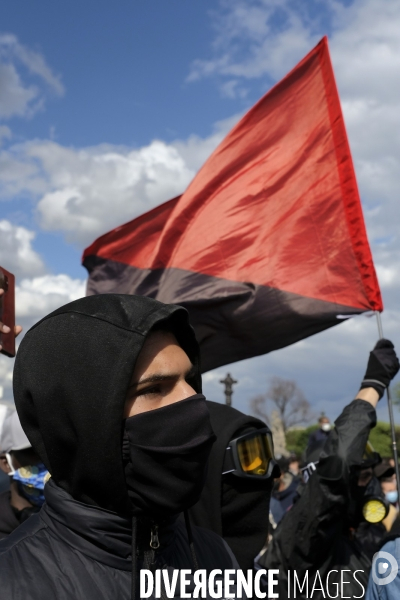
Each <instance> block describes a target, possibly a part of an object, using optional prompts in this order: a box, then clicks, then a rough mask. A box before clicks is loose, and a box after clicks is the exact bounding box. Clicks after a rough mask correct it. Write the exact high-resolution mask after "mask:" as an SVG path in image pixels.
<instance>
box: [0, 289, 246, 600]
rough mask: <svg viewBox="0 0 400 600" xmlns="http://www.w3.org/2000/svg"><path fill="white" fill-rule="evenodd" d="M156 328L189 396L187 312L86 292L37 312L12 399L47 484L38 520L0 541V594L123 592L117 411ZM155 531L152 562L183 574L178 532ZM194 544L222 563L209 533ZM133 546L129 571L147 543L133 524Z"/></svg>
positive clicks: (220, 547) (228, 557)
mask: <svg viewBox="0 0 400 600" xmlns="http://www.w3.org/2000/svg"><path fill="white" fill-rule="evenodd" d="M164 322H167V323H168V329H169V330H171V331H173V332H174V334H175V336H176V338H177V339H178V342H179V343H180V345H181V346H182V348H183V349H184V350H185V352H186V354H187V355H188V356H189V358H190V360H191V362H192V363H193V365H194V367H195V369H194V374H193V375H191V376H190V380H189V379H188V383H190V385H191V386H192V387H193V388H194V389H195V391H196V392H197V393H200V392H201V377H200V367H199V351H198V345H197V342H196V339H195V336H194V332H193V330H192V328H191V327H190V325H189V323H188V315H187V311H186V310H185V309H183V308H181V307H178V306H173V305H165V304H162V303H160V302H157V301H155V300H152V299H150V298H145V297H139V296H125V295H116V294H107V295H103V296H102V295H99V296H90V297H87V298H82V299H80V300H77V301H75V302H72V303H70V304H68V305H66V306H64V307H61V308H60V309H58V310H57V311H55V312H53V313H52V314H50V315H48V316H47V317H46V318H45V319H43V320H42V321H40V322H39V323H37V324H36V325H35V326H34V327H33V328H32V329H30V331H28V333H27V334H26V335H25V337H24V339H23V340H22V342H21V344H20V347H19V350H18V355H17V359H16V363H15V369H14V397H15V403H16V406H17V410H18V414H19V417H20V420H21V424H22V426H23V428H24V430H25V432H26V434H27V436H28V438H29V440H30V442H31V444H32V446H33V448H34V449H35V450H36V452H37V453H38V455H39V456H40V458H41V459H42V461H43V463H44V464H45V465H46V467H47V469H48V470H49V472H50V473H51V475H52V479H51V481H50V482H49V483H48V484H47V487H46V503H45V505H44V507H43V508H42V510H41V512H40V513H39V515H35V516H33V517H31V519H29V520H28V521H27V522H26V523H25V524H23V525H21V527H19V528H18V529H17V530H16V531H15V532H14V533H13V534H11V535H10V536H9V538H8V539H7V540H4V541H3V542H0V594H1V598H3V597H4V599H7V600H39V599H40V600H44V599H45V600H47V599H50V598H52V599H53V598H54V599H57V600H64V599H65V600H67V598H68V600H72V599H73V600H92V599H93V600H100V599H104V600H106V599H107V600H110V599H112V598H116V599H117V598H118V600H124V599H125V600H127V599H128V598H129V597H130V592H129V589H130V582H131V566H130V561H131V538H132V539H135V536H134V535H133V536H132V528H131V525H130V523H131V521H130V520H129V519H130V514H131V510H130V508H131V507H130V503H129V496H128V492H127V488H126V484H125V476H124V465H123V460H122V438H123V410H124V403H125V397H126V392H127V389H128V386H129V383H130V379H131V375H132V372H133V369H134V366H135V363H136V360H137V357H138V355H139V353H140V350H141V348H142V346H143V343H144V340H145V339H146V336H147V335H148V333H149V332H150V331H151V329H152V328H153V327H154V326H155V325H158V324H160V323H164ZM159 525H160V531H161V530H163V531H161V534H162V536H163V540H161V548H160V551H159V555H160V558H159V561H160V562H161V563H163V562H164V561H165V562H166V564H167V565H168V566H170V567H174V566H179V567H184V568H187V569H193V568H194V566H193V562H192V557H191V554H190V551H189V544H188V539H187V537H186V533H185V527H184V526H182V525H180V524H178V523H175V524H171V523H169V524H168V526H164V525H163V524H162V523H159ZM194 538H195V539H194V544H195V549H196V550H197V552H198V554H199V561H200V562H201V564H202V565H203V567H204V568H207V569H208V568H224V567H223V566H222V565H224V566H228V565H229V566H232V565H233V564H234V559H233V557H232V553H231V552H230V550H229V549H228V548H227V547H226V545H225V543H224V542H223V541H222V540H219V539H218V538H217V537H216V536H215V534H213V533H212V532H201V531H198V530H197V532H196V533H195V534H194ZM136 539H137V542H138V543H137V548H138V550H139V566H140V560H141V559H140V556H141V554H140V553H141V552H143V553H144V551H145V550H146V547H147V548H148V544H149V539H150V533H149V526H148V524H146V522H145V521H143V522H140V523H139V531H138V532H137V536H136ZM136 597H138V596H136Z"/></svg>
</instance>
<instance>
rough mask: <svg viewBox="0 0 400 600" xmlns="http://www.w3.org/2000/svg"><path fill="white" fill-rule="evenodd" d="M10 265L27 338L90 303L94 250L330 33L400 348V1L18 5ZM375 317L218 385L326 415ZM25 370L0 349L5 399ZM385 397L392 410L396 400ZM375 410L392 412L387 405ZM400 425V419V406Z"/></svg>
mask: <svg viewBox="0 0 400 600" xmlns="http://www.w3.org/2000/svg"><path fill="white" fill-rule="evenodd" d="M1 14H2V19H1V30H0V144H1V146H0V264H1V265H2V266H4V267H6V268H8V269H9V270H11V271H13V272H15V274H16V276H17V282H18V287H17V317H18V322H19V323H21V324H22V325H23V326H24V328H25V330H26V329H27V328H29V326H31V325H32V324H33V323H34V322H35V321H37V320H38V319H39V318H41V317H42V316H44V315H45V314H47V313H48V312H50V311H51V310H53V309H55V308H57V307H58V306H60V305H62V304H65V303H66V302H68V301H70V300H73V299H75V298H79V297H80V296H83V295H84V294H85V280H86V271H85V270H84V269H83V268H82V267H81V264H80V257H81V253H82V250H83V248H85V247H86V246H87V245H88V244H90V243H91V242H92V241H93V240H94V239H95V238H96V237H97V236H98V235H100V234H102V233H104V232H106V231H108V230H109V229H111V228H112V227H114V226H117V225H120V224H122V223H124V222H126V221H128V220H130V219H132V218H134V217H135V216H137V215H139V214H141V213H143V212H145V211H147V210H148V209H150V208H152V207H153V206H156V205H157V204H160V203H162V202H164V201H166V200H168V199H169V198H171V197H173V196H176V195H178V194H180V193H182V192H183V191H184V189H185V188H186V186H187V185H188V183H189V182H190V181H191V179H192V178H193V176H194V175H195V173H196V171H197V170H198V169H199V167H200V166H201V165H202V164H203V162H204V161H205V159H206V158H207V157H208V156H209V154H210V153H211V151H212V150H213V149H214V148H215V147H216V145H217V144H218V143H219V142H220V141H221V140H222V139H223V137H224V135H225V134H226V133H227V132H228V131H229V129H230V128H231V127H232V125H233V124H234V123H235V122H236V121H237V120H238V119H239V118H240V116H241V115H242V114H243V113H244V112H245V111H246V110H247V109H248V108H250V107H251V106H252V105H253V104H254V103H255V102H256V101H257V100H258V99H259V98H260V97H261V96H262V95H264V94H265V92H266V91H267V90H268V89H269V88H270V87H271V86H272V85H273V84H274V83H275V82H276V81H278V80H279V79H280V78H281V77H283V76H284V75H285V74H286V73H287V72H288V71H289V70H290V69H291V68H292V67H293V66H294V65H295V64H296V63H297V62H298V61H299V60H300V59H301V58H302V57H303V56H304V55H305V54H307V52H308V51H309V50H310V49H311V48H312V47H313V46H315V45H316V43H317V42H318V41H319V40H320V39H321V37H322V36H323V35H325V34H326V35H328V37H329V43H330V50H331V56H332V61H333V66H334V70H335V74H336V79H337V84H338V88H339V93H340V97H341V101H342V106H343V111H344V116H345V121H346V125H347V129H348V135H349V139H350V145H351V148H352V153H353V159H354V162H355V168H356V173H357V179H358V183H359V187H360V192H361V196H362V202H363V208H364V215H365V219H366V225H367V230H368V235H369V240H370V243H371V247H372V252H373V255H374V260H375V265H376V268H377V271H378V276H379V280H380V284H381V289H382V294H383V300H384V304H385V312H384V314H383V326H384V331H385V335H386V337H389V338H390V339H392V340H393V341H394V342H395V344H396V343H397V346H398V348H399V349H400V305H399V301H400V267H399V258H400V234H399V221H400V219H399V217H400V209H399V202H400V200H399V192H398V188H399V172H400V169H399V166H400V165H399V161H400V110H399V103H400V0H353V1H349V0H307V1H306V2H297V1H296V0H293V1H289V0H219V1H218V0H214V1H213V2H211V0H201V1H200V0H168V1H166V0H146V1H140V0H124V1H123V2H119V3H114V4H112V3H110V2H108V1H106V0H97V1H96V3H91V2H78V0H70V1H69V2H64V3H54V2H52V1H51V0H42V1H41V2H40V3H32V2H26V1H24V0H13V2H8V3H6V4H5V5H4V6H3V7H2V9H1ZM376 338H377V328H376V320H375V318H374V317H373V318H367V317H358V318H357V319H354V320H350V321H347V322H345V323H343V324H341V325H340V326H339V327H335V328H333V329H331V330H329V331H327V332H324V333H321V334H319V335H317V336H314V337H313V338H309V339H308V340H305V341H303V342H300V343H298V344H296V345H294V346H292V347H289V348H286V349H284V350H279V351H277V352H274V353H271V354H269V355H265V356H262V357H258V358H254V359H251V360H248V361H243V362H241V363H236V364H233V365H230V366H229V367H228V366H227V367H224V368H221V369H218V370H217V371H213V372H210V373H207V374H206V375H205V378H204V379H205V391H206V394H207V396H208V397H209V398H210V399H214V400H218V401H221V400H222V399H223V395H222V386H221V384H220V383H219V380H220V379H221V378H222V377H223V376H224V375H225V374H226V372H227V371H230V372H231V374H232V375H233V376H234V377H235V378H236V379H238V380H239V384H238V385H237V386H236V391H235V394H234V405H235V406H236V407H237V408H239V409H241V410H243V411H245V412H248V411H249V410H250V404H249V401H250V399H251V398H252V397H254V396H255V395H257V394H260V393H263V392H264V391H265V390H266V389H267V387H268V382H269V378H270V377H271V376H273V375H278V376H281V377H285V378H291V379H294V380H296V381H297V383H298V384H299V386H300V387H301V388H302V390H303V392H304V394H305V396H306V397H307V398H308V400H309V401H310V402H311V404H312V406H313V408H314V410H315V413H316V414H319V412H320V411H322V410H324V411H325V412H326V413H327V414H328V415H329V416H330V417H335V416H337V415H338V413H339V412H340V410H341V408H342V407H343V406H344V405H345V404H346V403H347V402H348V401H349V400H351V399H352V397H354V393H355V392H356V391H357V389H358V384H359V381H360V379H361V378H362V375H363V373H364V370H365V365H366V361H367V356H368V351H369V350H370V348H371V347H372V346H373V345H374V343H375V341H376ZM11 379H12V361H11V360H10V359H7V358H6V357H3V356H0V386H1V387H2V392H3V400H7V401H11V400H12V390H11ZM382 404H383V403H382ZM379 415H380V417H381V418H382V419H383V420H387V408H386V406H385V405H383V406H382V407H380V409H379ZM396 417H397V420H398V421H400V414H399V413H398V412H397V414H396Z"/></svg>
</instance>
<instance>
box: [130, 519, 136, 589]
mask: <svg viewBox="0 0 400 600" xmlns="http://www.w3.org/2000/svg"><path fill="white" fill-rule="evenodd" d="M136 537H137V519H136V517H132V558H131V562H132V580H131V600H135V596H136Z"/></svg>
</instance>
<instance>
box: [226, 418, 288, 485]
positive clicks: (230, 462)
mask: <svg viewBox="0 0 400 600" xmlns="http://www.w3.org/2000/svg"><path fill="white" fill-rule="evenodd" d="M274 467H277V470H279V467H278V466H277V463H276V461H275V459H274V444H273V441H272V435H271V431H270V430H269V429H268V427H264V428H262V429H255V430H254V431H251V432H249V433H245V434H244V435H241V436H239V437H237V438H235V439H234V440H231V441H230V442H229V445H228V446H227V448H226V451H225V457H224V464H223V468H222V474H223V475H226V474H227V473H232V474H233V475H236V476H237V477H250V478H252V479H259V480H260V479H268V478H269V477H271V475H272V472H273V470H274Z"/></svg>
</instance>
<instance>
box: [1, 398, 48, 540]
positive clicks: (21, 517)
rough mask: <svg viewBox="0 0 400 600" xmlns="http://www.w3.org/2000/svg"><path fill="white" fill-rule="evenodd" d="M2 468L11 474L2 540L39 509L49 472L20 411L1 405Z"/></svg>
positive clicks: (3, 503) (4, 504)
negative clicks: (20, 420)
mask: <svg viewBox="0 0 400 600" xmlns="http://www.w3.org/2000/svg"><path fill="white" fill-rule="evenodd" d="M0 408H1V413H2V416H4V419H3V424H2V425H0V469H1V470H2V471H3V472H4V473H7V475H8V476H9V477H10V479H11V482H10V489H9V490H8V491H5V492H4V493H2V494H1V495H0V539H3V538H5V537H7V536H8V535H9V534H10V533H11V532H12V531H14V529H16V528H17V527H18V526H19V525H20V524H21V523H23V522H24V521H25V520H26V519H28V518H29V517H30V516H32V515H33V514H35V513H37V512H39V510H40V507H41V506H42V504H43V502H44V495H43V489H44V485H45V481H46V479H47V477H48V471H47V469H46V467H45V466H44V465H43V464H42V462H41V460H40V458H39V456H38V455H37V454H36V452H35V451H34V450H33V448H32V447H31V444H30V442H29V440H28V438H27V437H26V435H25V433H24V432H23V430H22V427H21V424H20V422H19V418H18V414H17V412H16V411H15V410H13V409H8V408H7V407H6V406H5V405H2V406H1V407H0Z"/></svg>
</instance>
